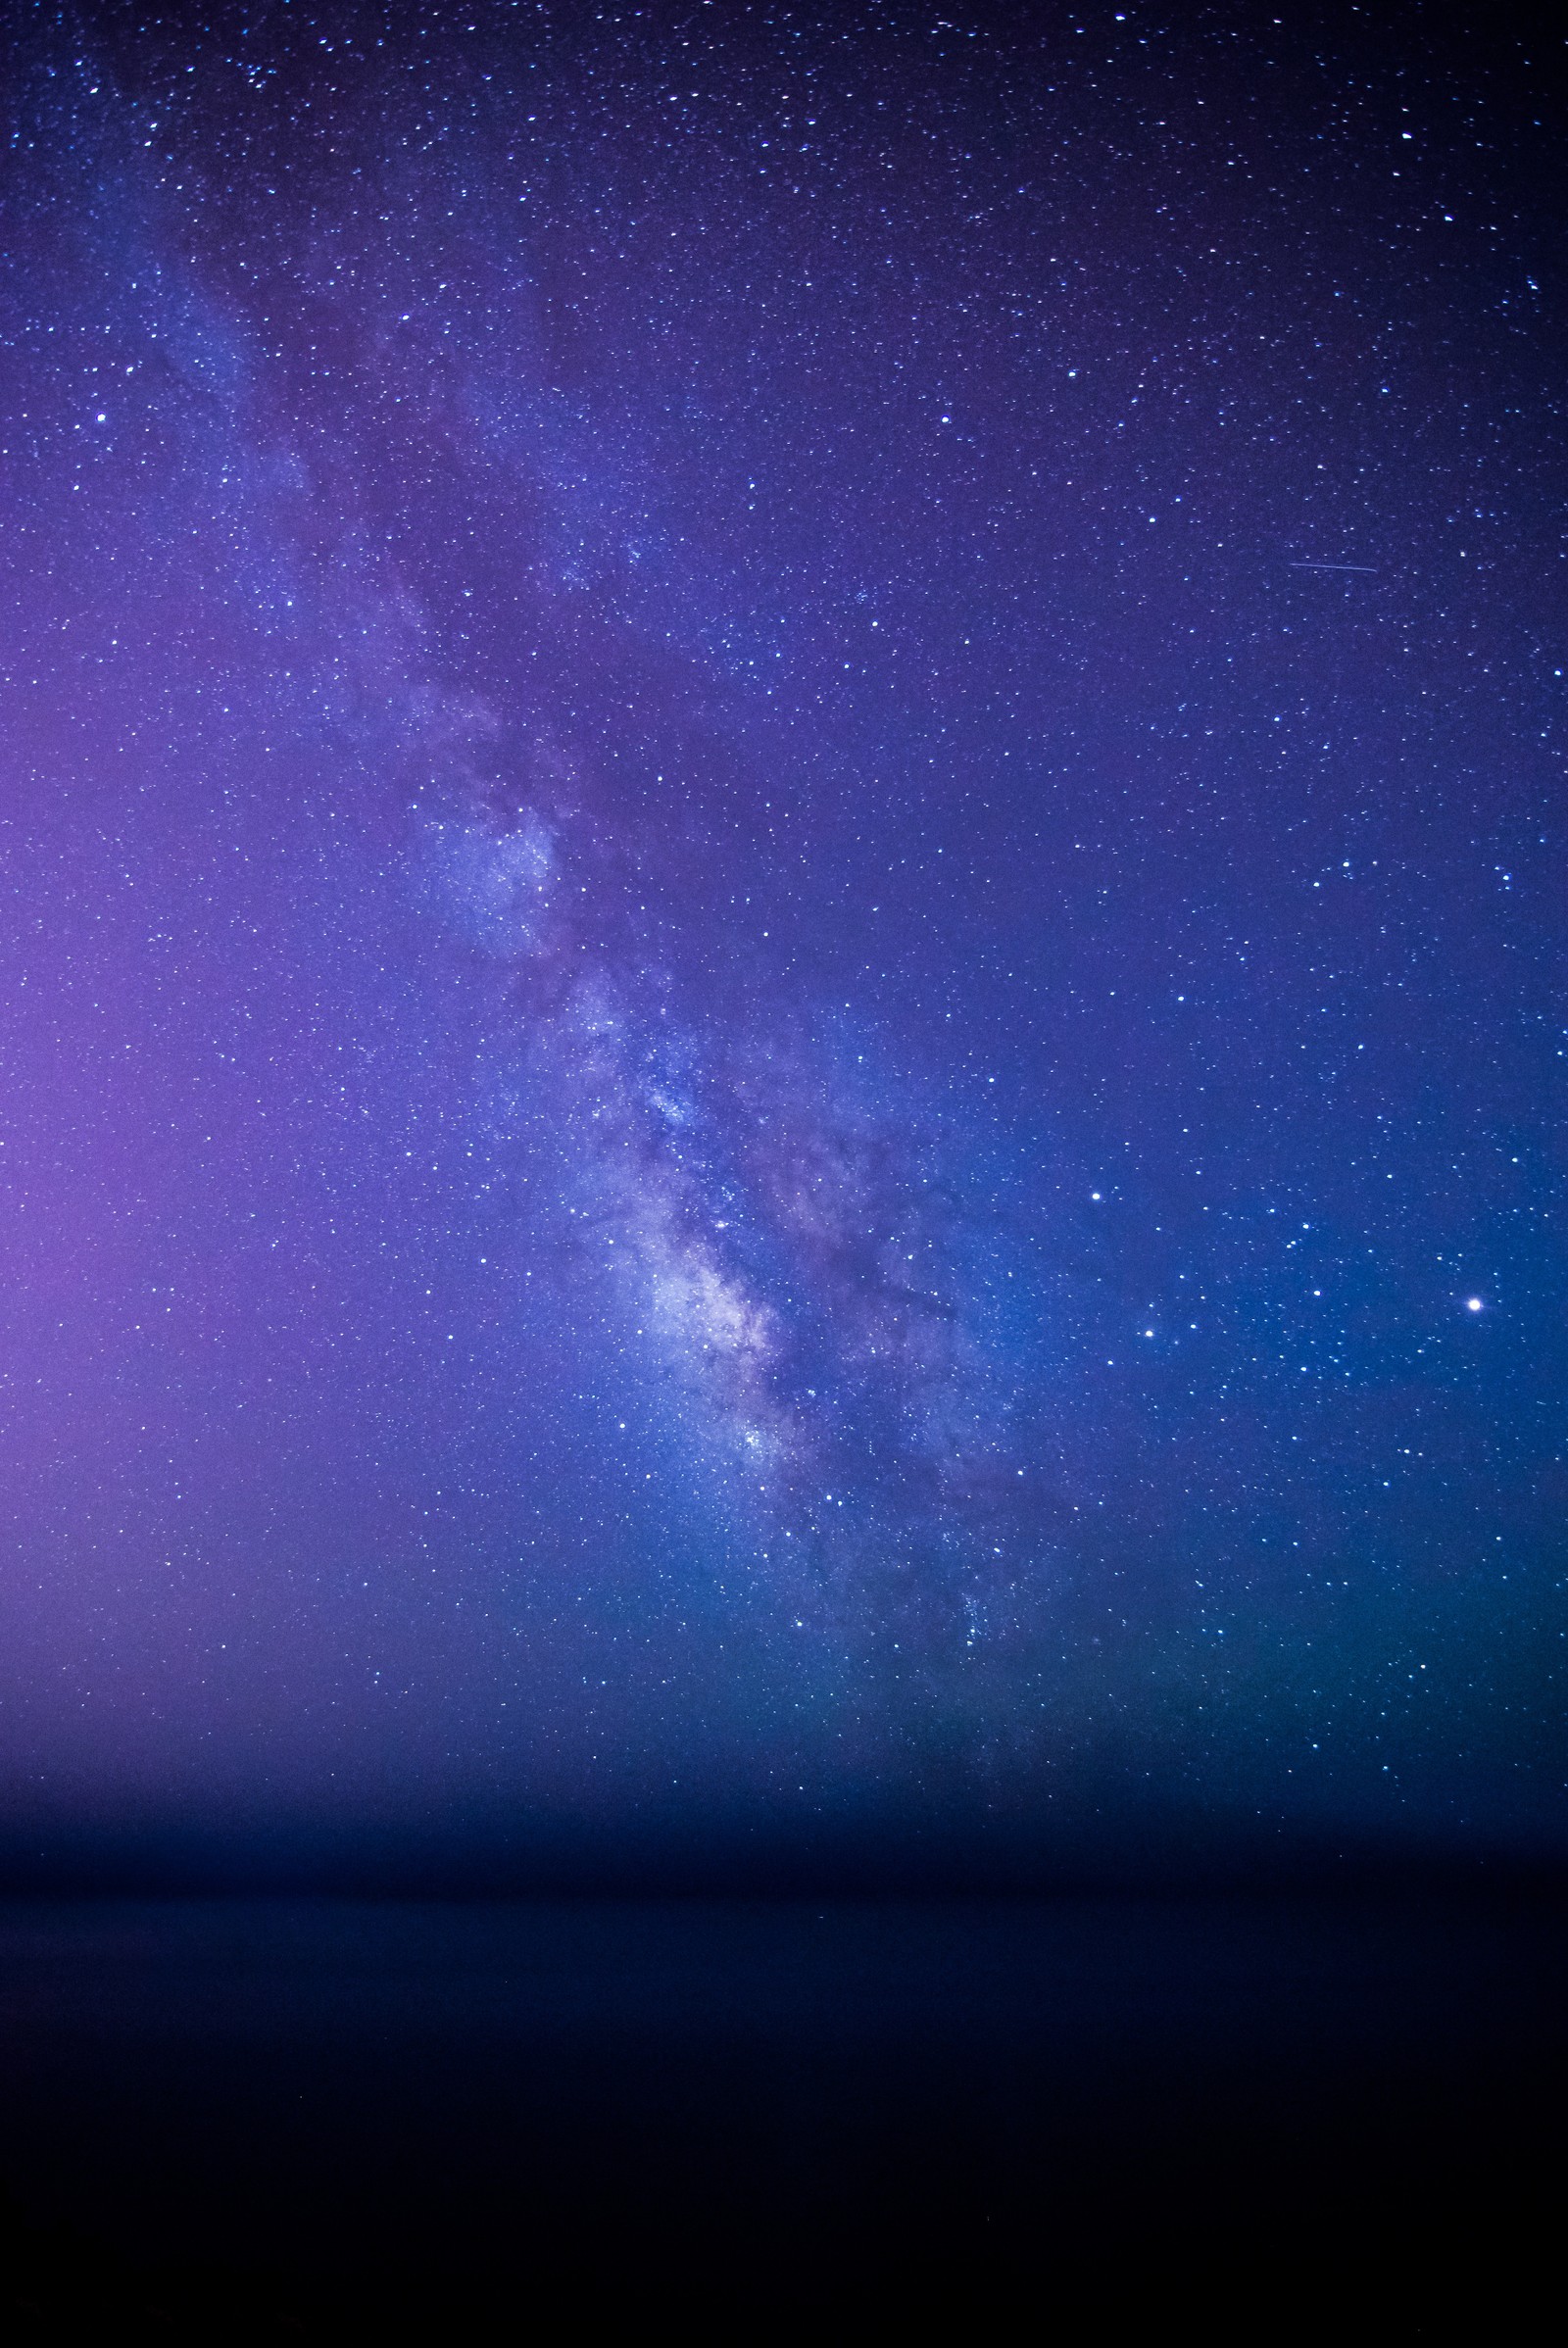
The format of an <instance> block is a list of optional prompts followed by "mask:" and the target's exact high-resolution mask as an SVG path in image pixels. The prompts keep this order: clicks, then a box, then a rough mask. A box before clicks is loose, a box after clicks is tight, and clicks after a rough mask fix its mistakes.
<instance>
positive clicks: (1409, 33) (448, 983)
mask: <svg viewBox="0 0 1568 2348" xmlns="http://www.w3.org/2000/svg"><path fill="white" fill-rule="evenodd" d="M132 20H134V21H132ZM1554 71H1555V69H1554ZM8 82H9V86H10V89H11V92H12V109H13V124H12V140H11V146H10V149H9V161H8V164H7V181H6V195H7V221H8V228H7V236H6V248H5V277H4V293H3V305H4V307H3V318H0V325H3V333H4V344H3V347H4V354H5V358H4V370H3V378H0V381H3V401H4V409H3V418H0V423H3V433H0V437H3V444H4V466H5V471H4V489H3V505H0V517H3V521H4V546H5V564H6V570H5V582H6V583H5V593H6V615H5V642H4V667H3V704H0V708H3V718H0V745H3V758H4V768H3V775H0V793H3V800H0V817H3V825H4V828H3V832H0V859H3V864H0V869H3V873H4V885H5V904H6V905H7V907H8V912H7V917H6V920H5V923H4V929H3V935H0V954H3V957H4V961H3V976H4V1003H5V1021H4V1027H3V1031H0V1032H3V1044H4V1055H5V1056H4V1085H3V1090H0V1137H3V1144H4V1147H3V1150H0V1166H3V1173H0V1184H3V1211H4V1217H5V1230H6V1235H7V1248H8V1256H9V1263H10V1269H9V1271H8V1277H7V1283H6V1291H5V1335H4V1349H3V1356H0V1372H3V1378H4V1388H3V1401H4V1415H3V1418H0V1457H3V1460H4V1473H3V1477H0V1487H3V1494H4V1497H3V1502H0V1507H3V1513H4V1526H5V1533H4V1538H5V1548H6V1564H5V1568H4V1572H5V1591H6V1595H5V1601H4V1602H5V1608H6V1614H7V1618H8V1628H7V1630H6V1633H5V1637H4V1640H3V1659H0V1696H3V1702H0V1765H3V1769H4V1773H5V1784H6V1786H7V1788H8V1792H7V1802H8V1806H9V1809H10V1812H11V1814H12V1815H13V1816H14V1817H15V1818H17V1819H21V1820H28V1819H30V1818H32V1817H33V1816H34V1815H35V1814H36V1815H38V1816H42V1817H47V1818H51V1819H56V1820H59V1819H62V1818H64V1819H67V1820H70V1819H73V1818H76V1819H101V1818H105V1817H109V1818H119V1817H122V1816H134V1817H138V1818H146V1817H156V1818H159V1819H164V1820H173V1821H176V1822H177V1821H180V1820H190V1819H200V1820H203V1821H208V1822H211V1820H212V1819H213V1818H214V1817H215V1816H216V1817H218V1818H221V1819H222V1820H224V1821H226V1822H228V1823H229V1824H231V1825H234V1826H236V1827H239V1826H243V1825H245V1824H247V1823H248V1822H249V1823H254V1822H257V1821H262V1820H265V1819H267V1818H270V1817H272V1816H274V1815H283V1816H287V1817H289V1818H293V1819H300V1818H331V1819H334V1820H338V1821H340V1822H341V1821H344V1820H347V1821H349V1822H351V1823H352V1822H353V1821H354V1820H356V1819H371V1818H374V1819H378V1820H382V1821H385V1820H386V1819H388V1818H390V1819H393V1820H396V1819H402V1818H410V1817H415V1816H418V1817H420V1818H422V1819H425V1820H431V1819H434V1820H436V1821H440V1820H441V1819H444V1818H450V1817H456V1816H461V1815H465V1814H466V1810H471V1808H472V1805H474V1804H478V1805H480V1806H481V1807H483V1808H484V1809H485V1814H486V1816H487V1817H495V1818H500V1819H502V1820H503V1821H505V1820H506V1819H507V1818H509V1817H515V1818H524V1817H540V1816H550V1817H567V1818H574V1817H580V1816H582V1815H584V1814H591V1815H592V1816H593V1817H595V1818H596V1819H598V1820H600V1821H609V1822H611V1823H612V1824H614V1823H615V1822H617V1821H619V1822H621V1823H623V1824H626V1825H627V1826H628V1831H629V1830H630V1828H631V1827H634V1826H635V1824H636V1822H637V1821H638V1820H640V1819H643V1818H645V1817H649V1816H652V1815H655V1814H656V1813H657V1815H659V1816H660V1817H663V1818H669V1817H680V1818H685V1819H687V1820H689V1821H691V1820H695V1821H697V1822H699V1823H700V1822H701V1821H702V1820H703V1819H704V1818H705V1817H706V1816H710V1815H715V1814H716V1813H717V1811H718V1810H719V1809H725V1811H726V1815H728V1814H729V1809H728V1807H727V1806H733V1805H736V1804H739V1805H740V1806H741V1807H742V1808H744V1807H745V1805H746V1804H748V1803H760V1804H762V1805H764V1807H765V1806H766V1805H769V1804H772V1805H775V1806H782V1807H781V1809H780V1811H779V1814H784V1813H789V1814H791V1815H793V1814H795V1812H797V1811H798V1812H799V1813H800V1815H802V1816H804V1817H809V1818H811V1819H827V1820H830V1821H831V1820H833V1819H835V1818H846V1817H855V1816H860V1815H862V1814H864V1813H865V1812H866V1811H867V1809H868V1808H870V1809H875V1810H876V1812H877V1814H878V1815H879V1816H893V1817H895V1818H897V1819H900V1820H903V1821H905V1822H909V1821H917V1820H918V1819H920V1818H922V1817H924V1816H927V1815H928V1814H930V1813H931V1812H932V1811H933V1808H935V1809H936V1810H944V1809H945V1807H946V1810H951V1808H952V1805H953V1804H955V1803H956V1804H957V1805H958V1807H959V1809H960V1810H962V1809H964V1808H965V1807H966V1806H967V1807H968V1808H970V1809H973V1810H974V1811H975V1814H976V1815H979V1814H980V1813H982V1812H983V1813H985V1814H986V1815H991V1814H992V1813H994V1812H999V1811H1000V1812H1003V1813H1005V1814H1006V1816H1008V1817H1009V1818H1010V1819H1013V1820H1014V1821H1023V1822H1025V1823H1026V1824H1028V1826H1029V1831H1030V1832H1033V1831H1034V1830H1035V1828H1037V1827H1041V1826H1043V1825H1049V1821H1050V1819H1051V1818H1052V1817H1053V1816H1054V1815H1056V1814H1057V1813H1056V1812H1055V1811H1054V1808H1053V1805H1059V1806H1060V1808H1061V1809H1062V1810H1063V1811H1065V1810H1073V1812H1074V1815H1079V1814H1082V1815H1091V1814H1093V1813H1094V1812H1095V1810H1096V1806H1097V1805H1102V1806H1107V1805H1114V1806H1115V1807H1116V1808H1117V1813H1118V1815H1122V1816H1125V1815H1129V1814H1136V1813H1137V1812H1138V1811H1139V1810H1140V1808H1141V1807H1142V1808H1145V1809H1150V1810H1151V1811H1153V1810H1158V1812H1159V1814H1160V1815H1161V1816H1176V1815H1181V1816H1189V1815H1191V1814H1193V1813H1194V1812H1195V1811H1206V1812H1207V1813H1208V1814H1209V1815H1210V1816H1213V1817H1219V1818H1236V1819H1242V1820H1245V1821H1247V1822H1249V1826H1250V1827H1251V1826H1252V1825H1255V1824H1256V1823H1257V1822H1259V1821H1261V1822H1263V1825H1264V1826H1265V1828H1266V1829H1268V1830H1269V1831H1273V1830H1274V1829H1275V1828H1277V1827H1279V1826H1286V1827H1296V1828H1299V1829H1303V1830H1308V1831H1311V1832H1319V1831H1333V1832H1335V1833H1339V1832H1341V1831H1347V1830H1348V1831H1357V1832H1363V1831H1364V1832H1368V1833H1390V1832H1399V1833H1407V1834H1416V1835H1424V1836H1432V1835H1438V1836H1443V1835H1468V1834H1479V1835H1481V1836H1483V1837H1487V1836H1491V1837H1502V1838H1504V1839H1507V1838H1514V1839H1520V1840H1523V1841H1527V1842H1528V1841H1532V1840H1533V1841H1536V1842H1540V1841H1541V1840H1543V1839H1547V1840H1550V1839H1552V1838H1554V1837H1558V1836H1560V1834H1561V1826H1562V1812H1561V1808H1560V1803H1561V1796H1562V1791H1563V1776H1564V1771H1563V1767H1562V1754H1561V1746H1560V1737H1559V1733H1558V1732H1559V1724H1560V1715H1561V1704H1560V1690H1559V1689H1558V1688H1557V1687H1556V1683H1555V1681H1554V1679H1553V1673H1554V1671H1555V1670H1556V1667H1557V1657H1558V1652H1559V1648H1560V1641H1561V1638H1562V1636H1563V1632H1562V1627H1561V1626H1562V1614H1561V1588H1562V1575H1561V1534H1560V1524H1559V1520H1560V1516H1561V1509H1562V1499H1563V1494H1564V1491H1565V1489H1568V1487H1565V1484H1564V1474H1563V1467H1562V1463H1561V1446H1562V1440H1563V1405H1562V1395H1563V1392H1564V1370H1565V1368H1568V1363H1565V1360H1564V1348H1563V1341H1562V1331H1561V1311H1560V1306H1561V1294H1562V1290H1561V1252H1560V1243H1559V1241H1558V1238H1557V1231H1558V1228H1559V1224H1558V1221H1557V1220H1554V1218H1560V1213H1561V1166H1562V1152H1561V1131H1562V1116H1561V1108H1562V1068H1563V1051H1564V1038H1565V1035H1568V1029H1565V1026H1564V1020H1563V1013H1562V993H1561V977H1562V969H1561V954H1560V930H1561V894H1560V892H1561V849H1562V829H1563V827H1562V741H1563V735H1562V694H1563V678H1562V667H1563V664H1564V661H1563V649H1562V631H1561V582H1560V577H1559V575H1558V573H1559V569H1560V557H1559V552H1558V548H1557V544H1556V532H1557V527H1558V515H1559V514H1560V498H1561V491H1562V484H1563V465H1562V450H1561V441H1560V416H1559V415H1558V413H1557V407H1556V405H1555V401H1556V384H1557V378H1558V374H1559V372H1560V334H1559V332H1558V329H1557V323H1556V318H1557V305H1558V302H1559V299H1560V294H1559V280H1560V259H1559V256H1558V253H1557V249H1556V248H1557V242H1558V238H1557V233H1556V222H1557V220H1558V218H1560V212H1559V210H1558V202H1557V199H1558V196H1559V195H1560V188H1559V187H1558V186H1557V184H1556V179H1554V177H1553V174H1556V178H1560V160H1559V159H1560V152H1561V149H1560V122H1559V105H1558V101H1559V96H1560V93H1559V91H1558V88H1557V86H1556V84H1555V82H1554V81H1551V80H1549V79H1548V77H1547V75H1546V72H1545V69H1544V67H1541V66H1538V65H1537V64H1536V63H1534V62H1532V59H1531V56H1530V53H1529V50H1528V47H1526V48H1524V49H1521V48H1520V47H1519V46H1518V45H1517V44H1516V43H1515V44H1510V43H1509V42H1508V41H1506V40H1504V39H1502V37H1501V36H1499V37H1498V39H1497V41H1496V43H1495V46H1494V47H1491V48H1489V47H1487V46H1486V45H1485V43H1483V42H1481V41H1480V40H1479V38H1478V39H1477V41H1476V42H1475V43H1473V44H1472V45H1471V46H1470V47H1464V46H1463V45H1462V44H1461V45H1460V46H1458V47H1444V46H1443V45H1442V44H1441V42H1440V41H1439V40H1438V38H1437V36H1436V35H1435V34H1434V33H1433V32H1432V31H1431V29H1430V27H1424V26H1423V24H1422V21H1421V19H1420V17H1419V13H1416V14H1412V15H1410V16H1409V18H1408V20H1407V21H1406V20H1405V19H1403V18H1400V19H1399V21H1398V23H1397V24H1396V23H1395V21H1394V20H1393V19H1392V18H1391V19H1390V20H1389V22H1388V24H1387V25H1386V26H1385V28H1384V29H1382V30H1380V31H1374V30H1372V29H1371V28H1369V27H1368V26H1367V25H1366V24H1363V23H1362V21H1361V19H1360V18H1358V17H1357V16H1356V15H1355V12H1353V11H1351V12H1347V13H1346V14H1345V16H1344V17H1343V19H1336V20H1335V21H1334V22H1333V23H1332V24H1330V23H1329V21H1328V20H1327V19H1325V20H1324V22H1323V24H1322V25H1320V26H1319V27H1318V28H1317V29H1316V30H1315V31H1311V32H1310V33H1309V32H1308V31H1306V30H1302V29H1300V28H1293V27H1292V26H1289V25H1279V24H1275V23H1274V21H1273V20H1272V18H1270V17H1269V16H1268V15H1267V14H1266V13H1259V12H1256V11H1249V10H1228V11H1227V10H1223V9H1222V10H1218V11H1215V12H1211V13H1210V14H1209V15H1208V16H1206V17H1204V18H1203V19H1202V21H1201V23H1199V22H1197V21H1196V20H1195V21H1194V22H1192V23H1178V22H1176V21H1175V20H1172V21H1170V22H1166V21H1165V20H1161V19H1157V18H1156V17H1153V16H1151V15H1149V14H1148V13H1147V12H1145V11H1141V10H1137V9H1128V10H1127V11H1125V12H1115V11H1108V12H1107V11H1100V12H1094V11H1090V12H1080V13H1078V14H1074V13H1072V12H1060V13H1056V14H1052V13H1051V12H1045V13H1042V12H1040V11H1024V12H1019V13H1018V14H1017V15H1016V16H1013V17H999V16H996V15H988V16H985V17H980V16H970V17H961V16H960V17H956V18H953V19H951V20H950V19H942V20H938V19H935V18H930V17H927V16H921V15H918V14H916V13H911V12H906V11H901V10H897V9H891V10H889V9H879V8H868V9H866V10H863V11H855V10H839V11H829V12H826V13H825V14H818V15H813V14H810V13H791V12H788V11H777V12H773V13H771V14H769V13H767V12H743V11H739V10H729V9H712V8H701V7H699V8H692V9H688V10H679V9H669V10H662V9H658V10H654V11H643V12H632V11H625V12H622V13H621V14H620V15H616V14H615V13H614V12H613V11H606V12H604V13H603V14H602V15H599V16H593V15H591V14H590V13H589V12H585V11H582V10H576V9H560V10H554V11H552V10H551V9H549V8H529V9H523V8H515V7H511V6H501V5H497V4H496V0H482V4H481V5H479V6H477V7H476V8H474V9H473V10H472V11H471V12H469V13H468V14H467V15H464V14H463V12H458V13H457V14H456V15H454V14H453V13H452V12H450V11H444V10H443V11H432V12H429V13H428V14H421V13H420V12H419V11H417V10H398V11H394V12H390V13H386V12H379V11H377V10H376V9H374V8H371V7H364V8H355V7H341V8H331V7H324V8H319V9H315V10H311V9H306V8H303V7H295V8H288V9H265V8H259V9H256V10H246V9H243V8H226V7H225V8H220V9H218V10H216V11H214V12H211V13H210V14H209V15H208V16H206V17H205V18H203V19H202V20H201V23H200V24H199V25H197V24H194V23H190V22H183V21H181V20H179V19H177V18H175V17H172V16H171V17H168V18H159V17H158V16H156V15H155V14H153V13H152V12H145V11H135V12H130V13H129V16H127V14H126V12H106V13H100V14H98V15H94V14H93V13H92V12H88V14H87V15H85V16H84V17H82V18H80V19H78V20H76V21H75V22H74V24H66V25H63V24H60V23H57V22H55V21H54V20H53V19H51V18H48V17H47V16H45V15H39V16H38V17H37V18H36V19H35V20H34V19H32V18H26V19H22V20H18V22H17V24H16V26H15V27H14V30H13V34H12V37H11V48H10V52H9V72H8ZM770 1814H772V1813H770Z"/></svg>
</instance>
